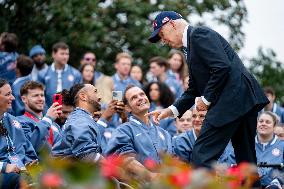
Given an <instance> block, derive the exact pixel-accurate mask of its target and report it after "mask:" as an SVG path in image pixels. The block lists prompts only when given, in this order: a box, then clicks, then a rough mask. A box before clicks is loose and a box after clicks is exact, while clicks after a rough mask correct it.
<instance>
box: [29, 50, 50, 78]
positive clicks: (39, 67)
mask: <svg viewBox="0 0 284 189" xmlns="http://www.w3.org/2000/svg"><path fill="white" fill-rule="evenodd" d="M29 56H30V58H31V59H33V61H34V67H33V70H32V73H31V77H32V80H34V81H37V79H38V73H39V72H46V71H47V69H48V66H47V64H46V63H45V50H44V48H43V47H42V46H41V45H35V46H33V47H32V48H31V50H30V53H29Z"/></svg>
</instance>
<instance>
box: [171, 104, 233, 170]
mask: <svg viewBox="0 0 284 189" xmlns="http://www.w3.org/2000/svg"><path fill="white" fill-rule="evenodd" d="M206 113H207V111H197V110H196V108H193V110H192V126H193V129H192V130H190V131H186V132H185V133H182V134H180V135H178V136H177V137H175V138H173V148H174V153H175V155H177V156H178V157H179V158H180V159H181V160H182V161H185V162H188V163H190V162H191V156H192V149H193V145H194V143H195V141H196V139H197V137H198V136H199V134H200V130H201V127H202V123H203V121H204V119H205V115H206ZM218 162H219V163H226V164H228V165H229V166H230V165H233V164H236V162H235V155H234V149H233V146H232V145H231V143H229V144H228V146H227V147H226V148H225V150H224V152H223V154H222V155H221V157H220V158H219V159H218Z"/></svg>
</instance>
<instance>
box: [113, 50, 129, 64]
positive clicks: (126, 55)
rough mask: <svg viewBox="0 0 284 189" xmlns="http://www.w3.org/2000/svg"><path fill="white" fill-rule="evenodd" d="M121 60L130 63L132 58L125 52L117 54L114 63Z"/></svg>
mask: <svg viewBox="0 0 284 189" xmlns="http://www.w3.org/2000/svg"><path fill="white" fill-rule="evenodd" d="M122 58H128V59H130V60H131V62H132V56H131V55H130V54H128V53H126V52H121V53H118V54H117V55H116V57H115V62H118V61H119V60H120V59H122Z"/></svg>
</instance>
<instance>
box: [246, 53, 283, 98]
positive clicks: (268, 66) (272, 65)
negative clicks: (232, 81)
mask: <svg viewBox="0 0 284 189" xmlns="http://www.w3.org/2000/svg"><path fill="white" fill-rule="evenodd" d="M249 69H250V71H251V72H252V73H253V74H254V75H255V76H256V78H257V80H258V81H259V82H260V84H261V85H262V86H271V87H272V88H273V89H274V90H275V93H276V97H277V100H278V101H280V102H282V103H283V102H284V98H283V97H284V80H283V78H284V68H283V64H282V63H281V62H280V61H279V60H277V56H276V54H275V52H274V51H273V50H271V49H266V50H263V48H259V49H258V55H257V56H256V57H255V58H252V59H250V66H249Z"/></svg>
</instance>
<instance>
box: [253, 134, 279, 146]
mask: <svg viewBox="0 0 284 189" xmlns="http://www.w3.org/2000/svg"><path fill="white" fill-rule="evenodd" d="M277 139H278V137H277V136H276V135H274V136H273V138H272V139H271V140H270V141H269V142H268V145H273V144H275V142H276V141H277ZM255 143H257V144H262V143H260V142H259V140H258V136H257V135H256V136H255Z"/></svg>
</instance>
